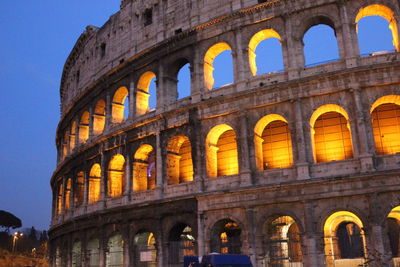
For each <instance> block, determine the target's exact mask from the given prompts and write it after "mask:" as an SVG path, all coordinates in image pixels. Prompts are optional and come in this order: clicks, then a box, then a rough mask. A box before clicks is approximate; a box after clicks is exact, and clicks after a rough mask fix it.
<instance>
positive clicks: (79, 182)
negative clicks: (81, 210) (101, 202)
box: [74, 171, 85, 206]
mask: <svg viewBox="0 0 400 267" xmlns="http://www.w3.org/2000/svg"><path fill="white" fill-rule="evenodd" d="M84 196H85V173H84V172H83V171H81V172H78V174H77V176H76V180H75V184H74V203H75V206H80V205H82V204H83V199H84Z"/></svg>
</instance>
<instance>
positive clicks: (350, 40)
mask: <svg viewBox="0 0 400 267" xmlns="http://www.w3.org/2000/svg"><path fill="white" fill-rule="evenodd" d="M337 4H338V7H339V15H340V21H341V23H342V27H341V29H342V30H341V33H342V39H343V40H345V41H344V42H342V44H343V50H344V57H345V59H346V66H347V67H348V68H350V67H355V66H356V65H357V57H358V56H359V54H360V52H359V49H358V37H357V32H356V24H355V23H354V21H350V19H349V17H348V14H347V6H346V4H347V3H346V1H343V0H341V1H338V2H337Z"/></svg>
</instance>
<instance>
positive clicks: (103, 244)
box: [97, 225, 108, 267]
mask: <svg viewBox="0 0 400 267" xmlns="http://www.w3.org/2000/svg"><path fill="white" fill-rule="evenodd" d="M104 227H105V226H104V225H101V226H100V227H99V229H98V231H97V232H98V233H99V243H100V244H99V245H100V248H99V266H100V267H104V266H106V251H107V250H108V248H107V237H106V234H105V232H104V231H103V228H104Z"/></svg>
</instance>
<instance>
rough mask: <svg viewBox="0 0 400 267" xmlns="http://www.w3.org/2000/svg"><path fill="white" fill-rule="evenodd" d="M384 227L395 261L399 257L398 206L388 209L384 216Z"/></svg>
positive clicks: (399, 226)
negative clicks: (387, 213)
mask: <svg viewBox="0 0 400 267" xmlns="http://www.w3.org/2000/svg"><path fill="white" fill-rule="evenodd" d="M386 228H387V238H388V239H389V245H390V250H391V253H392V257H393V258H396V263H397V262H398V261H399V258H400V244H399V239H400V206H397V207H395V208H393V209H392V210H391V211H390V213H389V215H388V216H387V218H386Z"/></svg>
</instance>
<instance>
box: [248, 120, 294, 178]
mask: <svg viewBox="0 0 400 267" xmlns="http://www.w3.org/2000/svg"><path fill="white" fill-rule="evenodd" d="M254 146H255V152H256V163H257V169H259V170H265V169H272V168H286V167H290V166H292V165H293V152H292V140H291V136H290V131H289V128H288V124H287V121H286V119H285V118H283V117H282V116H281V115H278V114H269V115H267V116H264V117H263V118H262V119H261V120H259V121H258V122H257V124H256V126H255V128H254Z"/></svg>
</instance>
